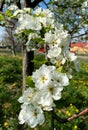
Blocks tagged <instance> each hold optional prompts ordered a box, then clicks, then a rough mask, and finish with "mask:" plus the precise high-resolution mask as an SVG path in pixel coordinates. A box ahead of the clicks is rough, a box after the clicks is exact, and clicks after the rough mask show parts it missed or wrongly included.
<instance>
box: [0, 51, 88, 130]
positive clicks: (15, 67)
mask: <svg viewBox="0 0 88 130" xmlns="http://www.w3.org/2000/svg"><path fill="white" fill-rule="evenodd" d="M42 57H43V58H42ZM39 59H44V55H42V54H41V56H40V57H39ZM39 59H38V56H37V57H36V58H35V59H34V62H35V63H36V61H37V60H38V61H39ZM43 62H46V61H43V60H42V61H41V60H40V63H39V65H37V66H36V68H37V67H38V66H40V65H41V64H42V63H43ZM21 90H22V58H21V57H20V56H16V57H12V56H9V55H4V56H3V55H1V56H0V115H1V117H0V130H19V129H21V130H24V129H25V130H26V126H25V125H19V122H18V114H19V111H20V104H19V103H18V101H17V99H18V98H19V96H21ZM56 105H57V109H56V113H57V115H58V116H60V117H62V118H69V117H70V116H72V115H73V114H75V113H76V114H77V113H78V112H80V111H82V110H84V109H85V108H88V60H80V71H79V72H76V71H75V70H73V78H72V79H71V80H70V85H69V86H67V87H65V88H64V90H63V93H62V98H61V100H59V101H58V102H56ZM50 120H51V115H50V112H49V113H47V116H46V122H45V123H44V125H43V126H41V127H40V130H50V126H51V121H50ZM55 127H56V128H57V130H77V129H78V130H87V129H88V115H87V114H86V115H83V116H80V117H79V118H77V119H74V120H73V121H71V122H68V123H65V124H61V123H59V122H58V121H55Z"/></svg>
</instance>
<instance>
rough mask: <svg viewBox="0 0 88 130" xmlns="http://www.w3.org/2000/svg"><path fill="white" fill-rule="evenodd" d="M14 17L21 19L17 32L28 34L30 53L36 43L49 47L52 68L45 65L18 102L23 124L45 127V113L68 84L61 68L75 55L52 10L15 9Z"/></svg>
mask: <svg viewBox="0 0 88 130" xmlns="http://www.w3.org/2000/svg"><path fill="white" fill-rule="evenodd" d="M14 16H15V17H17V18H18V23H17V28H16V31H15V33H16V34H18V35H20V34H21V33H24V34H25V32H26V34H27V39H28V40H27V42H26V46H27V50H28V51H30V50H34V49H36V43H37V44H40V43H41V42H42V44H43V45H46V46H48V48H49V49H48V50H47V52H46V56H47V58H48V60H49V62H50V64H51V65H45V64H43V65H42V66H41V67H40V68H39V69H37V70H36V71H35V72H33V74H32V76H31V77H32V81H33V84H34V87H32V86H29V88H28V89H26V90H25V91H24V93H23V95H22V96H21V97H20V98H19V99H18V101H19V102H20V103H22V105H21V111H20V114H19V117H18V118H19V121H20V124H23V123H28V125H29V126H30V127H31V128H34V127H36V125H38V124H39V125H42V124H43V123H44V121H45V117H44V111H51V110H52V109H53V107H55V103H54V101H57V100H60V99H61V92H62V90H63V87H64V86H67V85H69V78H68V75H67V74H66V73H62V72H59V71H58V68H59V67H60V66H61V65H62V66H63V65H64V64H65V63H66V62H67V61H70V62H71V61H74V60H75V59H76V56H75V54H74V53H71V52H70V51H69V43H70V36H69V35H68V33H67V31H64V30H63V26H62V25H61V24H59V23H58V22H56V21H55V18H54V14H53V13H52V12H51V11H50V10H49V9H41V8H38V9H36V10H34V11H32V10H31V9H30V8H27V9H26V8H24V9H23V10H16V11H15V12H14Z"/></svg>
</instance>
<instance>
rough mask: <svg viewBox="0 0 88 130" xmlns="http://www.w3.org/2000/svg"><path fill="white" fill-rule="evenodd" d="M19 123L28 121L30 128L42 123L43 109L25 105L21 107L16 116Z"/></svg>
mask: <svg viewBox="0 0 88 130" xmlns="http://www.w3.org/2000/svg"><path fill="white" fill-rule="evenodd" d="M18 119H19V121H20V124H23V123H28V125H29V126H30V127H31V128H34V127H36V126H37V125H38V124H39V125H42V124H43V123H44V121H45V117H44V114H43V111H42V110H41V108H40V107H34V106H32V105H26V106H24V107H23V108H22V110H21V111H20V113H19V117H18Z"/></svg>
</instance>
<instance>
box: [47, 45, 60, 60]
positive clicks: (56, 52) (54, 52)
mask: <svg viewBox="0 0 88 130" xmlns="http://www.w3.org/2000/svg"><path fill="white" fill-rule="evenodd" d="M60 53H61V48H60V47H54V48H51V49H50V50H48V54H47V57H48V58H54V57H58V56H59V55H60Z"/></svg>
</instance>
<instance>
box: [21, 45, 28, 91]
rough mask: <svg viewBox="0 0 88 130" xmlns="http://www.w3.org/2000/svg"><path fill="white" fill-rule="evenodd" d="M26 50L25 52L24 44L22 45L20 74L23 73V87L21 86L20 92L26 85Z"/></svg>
mask: <svg viewBox="0 0 88 130" xmlns="http://www.w3.org/2000/svg"><path fill="white" fill-rule="evenodd" d="M26 55H27V52H26V47H25V45H23V46H22V58H23V60H22V62H23V63H22V64H23V66H22V74H23V87H22V93H23V92H24V90H25V87H26V80H25V79H26V71H27V56H26Z"/></svg>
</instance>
